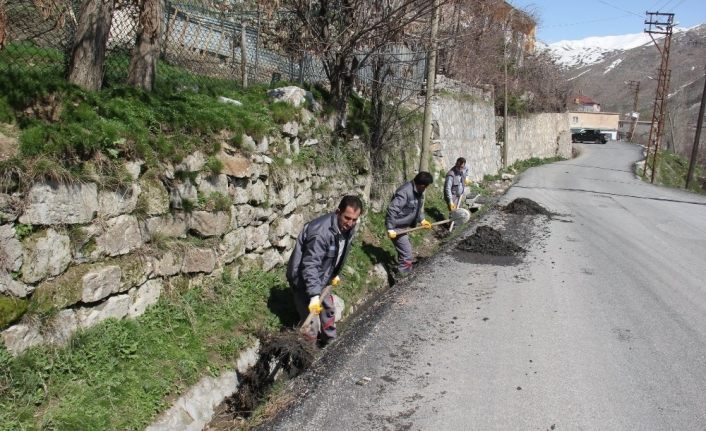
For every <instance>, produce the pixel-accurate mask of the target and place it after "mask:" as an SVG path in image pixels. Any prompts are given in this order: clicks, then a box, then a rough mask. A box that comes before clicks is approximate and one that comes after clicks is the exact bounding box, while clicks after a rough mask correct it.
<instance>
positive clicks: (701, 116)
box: [685, 74, 706, 190]
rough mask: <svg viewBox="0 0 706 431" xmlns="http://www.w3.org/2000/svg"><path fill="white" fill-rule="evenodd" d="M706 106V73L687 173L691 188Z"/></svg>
mask: <svg viewBox="0 0 706 431" xmlns="http://www.w3.org/2000/svg"><path fill="white" fill-rule="evenodd" d="M705 106H706V74H704V89H703V91H702V92H701V107H700V108H699V118H698V119H697V120H696V136H694V146H693V147H692V149H691V159H690V160H689V171H688V172H687V173H686V186H685V188H686V189H687V190H688V189H689V184H690V183H691V179H692V178H693V176H694V165H695V164H696V156H697V155H698V153H699V140H700V139H701V126H702V125H703V123H704V107H705Z"/></svg>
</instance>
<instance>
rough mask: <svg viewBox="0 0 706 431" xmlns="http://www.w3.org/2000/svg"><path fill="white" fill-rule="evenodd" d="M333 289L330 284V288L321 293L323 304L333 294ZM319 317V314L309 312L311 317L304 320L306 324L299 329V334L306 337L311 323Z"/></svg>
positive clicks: (327, 287) (325, 288)
mask: <svg viewBox="0 0 706 431" xmlns="http://www.w3.org/2000/svg"><path fill="white" fill-rule="evenodd" d="M331 289H333V287H332V286H331V285H330V284H329V285H328V286H326V287H324V289H323V290H322V291H321V295H319V298H321V301H322V302H323V300H324V298H326V297H327V296H329V295H330V294H331ZM317 316H318V314H316V313H312V312H309V315H308V316H306V319H304V323H302V326H300V327H299V332H301V333H302V334H305V335H306V334H308V333H309V326H310V325H311V321H312V320H314V318H316V317H317Z"/></svg>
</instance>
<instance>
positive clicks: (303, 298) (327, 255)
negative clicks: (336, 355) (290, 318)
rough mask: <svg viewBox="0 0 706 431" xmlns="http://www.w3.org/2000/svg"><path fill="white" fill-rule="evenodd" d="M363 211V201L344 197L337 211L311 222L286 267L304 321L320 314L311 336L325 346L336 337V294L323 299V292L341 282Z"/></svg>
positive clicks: (314, 322) (295, 300)
mask: <svg viewBox="0 0 706 431" xmlns="http://www.w3.org/2000/svg"><path fill="white" fill-rule="evenodd" d="M362 212H363V202H362V201H361V200H360V199H359V198H358V197H357V196H344V197H343V199H341V203H340V204H339V205H338V208H337V209H336V211H335V212H333V213H328V214H324V215H322V216H320V217H318V218H316V219H314V220H312V221H310V222H309V223H307V224H306V225H304V229H302V231H301V233H300V234H299V236H298V237H297V243H296V246H295V247H294V250H293V251H292V255H291V256H290V258H289V264H288V265H287V281H288V282H289V286H290V287H291V288H292V291H293V293H294V303H295V305H296V308H297V312H298V313H299V317H301V320H302V321H304V320H305V319H306V318H307V317H308V315H309V313H310V312H311V313H314V314H318V315H319V319H318V320H317V319H314V321H313V323H312V325H311V330H310V332H309V334H308V335H309V337H310V339H311V341H312V342H315V341H316V340H317V339H318V340H319V342H320V343H321V344H323V345H325V344H326V343H328V342H329V341H330V340H331V339H333V338H336V324H335V307H334V299H333V295H328V296H327V297H326V298H321V291H322V290H323V288H324V287H325V286H326V285H328V284H331V285H332V286H336V285H338V283H339V282H340V278H339V277H338V274H339V273H340V272H341V268H342V267H343V264H344V263H345V261H346V256H347V255H348V251H349V250H350V248H351V243H352V241H353V236H354V235H355V231H356V225H357V223H358V219H359V218H360V216H361V214H362Z"/></svg>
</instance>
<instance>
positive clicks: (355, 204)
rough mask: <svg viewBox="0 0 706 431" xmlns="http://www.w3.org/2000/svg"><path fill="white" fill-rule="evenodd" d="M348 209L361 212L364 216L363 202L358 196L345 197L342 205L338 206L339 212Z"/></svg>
mask: <svg viewBox="0 0 706 431" xmlns="http://www.w3.org/2000/svg"><path fill="white" fill-rule="evenodd" d="M346 208H353V209H354V210H360V213H361V214H363V201H361V200H360V198H359V197H358V196H353V195H347V196H343V199H341V203H340V204H338V210H339V211H341V212H343V211H345V210H346Z"/></svg>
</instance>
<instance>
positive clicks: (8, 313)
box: [0, 295, 27, 329]
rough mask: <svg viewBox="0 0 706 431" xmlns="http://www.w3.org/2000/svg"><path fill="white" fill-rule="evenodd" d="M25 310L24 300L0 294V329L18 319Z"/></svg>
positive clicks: (25, 302)
mask: <svg viewBox="0 0 706 431" xmlns="http://www.w3.org/2000/svg"><path fill="white" fill-rule="evenodd" d="M26 311H27V301H26V300H24V299H19V298H12V297H9V296H4V295H0V329H2V328H4V327H6V326H8V325H9V324H11V323H13V322H16V321H17V320H19V318H20V317H22V315H23V314H25V312H26Z"/></svg>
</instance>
